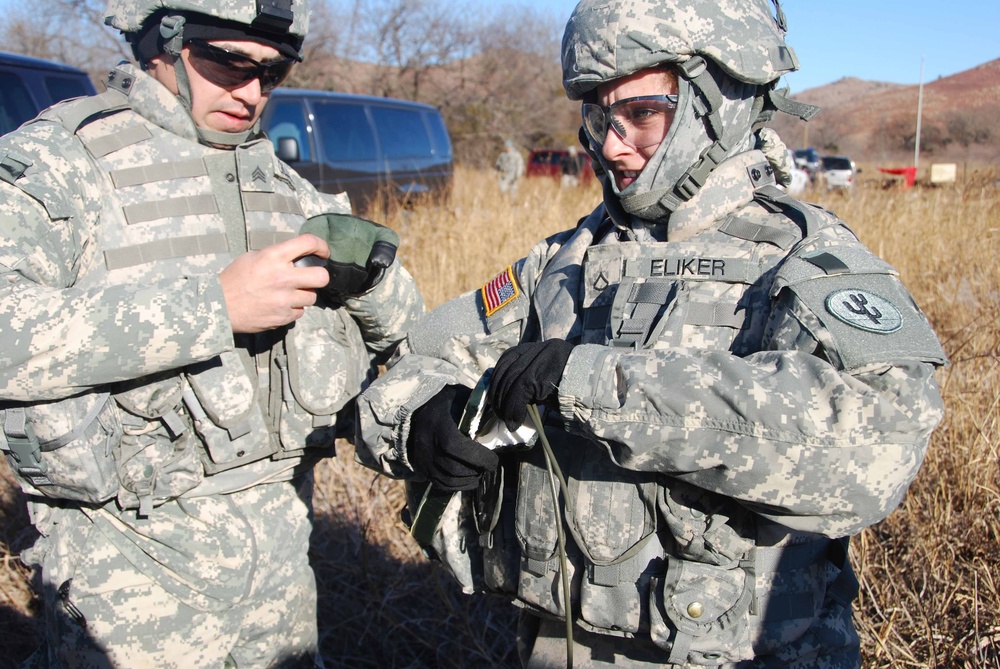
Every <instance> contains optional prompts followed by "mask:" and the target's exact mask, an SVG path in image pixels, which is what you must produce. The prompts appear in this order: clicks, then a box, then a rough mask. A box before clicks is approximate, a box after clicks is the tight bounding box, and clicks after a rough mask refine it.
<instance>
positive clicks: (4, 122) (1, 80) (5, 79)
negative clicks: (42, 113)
mask: <svg viewBox="0 0 1000 669" xmlns="http://www.w3.org/2000/svg"><path fill="white" fill-rule="evenodd" d="M37 113H38V110H37V109H36V108H35V103H34V101H33V100H32V99H31V95H30V94H29V93H28V89H27V88H25V86H24V82H22V81H21V78H20V77H19V76H17V75H16V74H11V73H10V72H0V134H6V133H8V132H10V131H11V130H14V129H15V128H17V127H18V126H19V125H21V124H22V123H24V122H25V121H29V120H31V119H33V118H35V115H36V114H37Z"/></svg>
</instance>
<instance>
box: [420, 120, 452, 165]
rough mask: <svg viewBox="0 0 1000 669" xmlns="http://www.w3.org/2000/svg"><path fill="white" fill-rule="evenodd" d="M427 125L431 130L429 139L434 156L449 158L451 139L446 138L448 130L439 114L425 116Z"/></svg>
mask: <svg viewBox="0 0 1000 669" xmlns="http://www.w3.org/2000/svg"><path fill="white" fill-rule="evenodd" d="M426 118H427V125H428V126H429V127H430V129H431V139H432V140H433V141H434V155H435V156H441V157H442V158H450V157H451V139H449V138H448V129H447V128H446V127H445V125H444V119H443V118H441V116H440V115H439V114H431V113H427V114H426Z"/></svg>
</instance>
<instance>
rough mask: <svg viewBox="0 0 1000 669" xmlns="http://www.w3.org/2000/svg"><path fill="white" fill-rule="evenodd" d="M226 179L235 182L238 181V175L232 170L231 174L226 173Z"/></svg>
mask: <svg viewBox="0 0 1000 669" xmlns="http://www.w3.org/2000/svg"><path fill="white" fill-rule="evenodd" d="M226 181H228V182H229V183H233V182H234V181H236V175H235V174H233V173H232V172H230V173H229V174H227V175H226Z"/></svg>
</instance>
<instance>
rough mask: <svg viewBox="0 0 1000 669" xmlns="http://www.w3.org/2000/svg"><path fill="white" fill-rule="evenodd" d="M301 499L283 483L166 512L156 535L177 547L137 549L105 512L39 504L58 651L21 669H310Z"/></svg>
mask: <svg viewBox="0 0 1000 669" xmlns="http://www.w3.org/2000/svg"><path fill="white" fill-rule="evenodd" d="M303 492H304V491H303ZM299 494H300V491H298V490H296V488H295V486H293V485H292V484H291V483H288V482H285V483H276V484H271V485H262V486H255V487H253V488H251V489H249V490H246V491H243V492H238V493H234V494H232V495H224V496H212V497H198V498H195V499H190V500H185V501H184V502H183V503H182V504H178V505H167V506H165V507H160V509H158V513H156V514H154V515H152V516H151V517H150V518H149V521H148V528H149V531H150V533H151V534H153V535H156V536H168V535H171V536H174V537H175V540H174V542H173V544H172V545H160V546H155V547H152V546H143V547H142V549H140V548H138V547H137V546H135V545H132V544H131V541H130V540H129V539H126V538H124V537H125V536H126V535H124V534H122V533H121V532H120V531H119V529H116V526H118V525H120V522H121V521H120V520H119V519H117V518H115V517H114V515H113V514H110V513H108V510H107V509H92V510H88V511H87V517H85V518H81V517H80V515H79V514H80V511H79V510H77V509H59V508H55V507H44V509H42V508H41V507H39V506H37V505H36V507H35V509H36V511H44V513H46V514H47V515H46V516H44V517H39V516H37V515H36V522H37V523H38V525H39V528H40V529H42V530H44V531H46V533H47V534H48V535H49V536H50V537H51V539H50V540H49V541H48V542H46V543H45V544H43V546H36V548H35V554H34V555H33V556H32V559H33V560H35V561H37V563H38V564H41V565H42V567H43V573H44V574H46V579H45V585H44V587H43V592H42V593H41V594H42V598H43V601H44V604H45V628H46V633H47V635H48V636H49V638H50V639H52V638H55V639H60V641H61V643H60V644H58V645H53V644H50V645H48V646H47V647H45V646H43V648H42V650H41V651H40V652H39V653H36V654H35V655H34V656H32V658H31V659H30V660H29V661H28V662H27V663H26V664H25V665H24V666H25V669H45V668H46V667H65V668H80V669H92V668H94V667H107V666H114V667H123V668H124V667H157V668H163V669H190V668H191V667H219V668H222V667H224V666H233V663H235V666H237V667H266V666H280V667H288V668H289V669H291V668H293V667H295V668H298V667H302V668H306V667H312V666H314V665H313V660H312V655H313V654H314V653H315V649H316V646H317V638H316V607H315V582H314V577H313V573H312V570H311V569H310V568H309V566H308V555H307V552H306V551H305V550H303V546H304V545H307V544H308V540H309V533H310V530H311V523H310V522H309V518H308V513H309V510H308V506H307V505H306V503H305V502H303V500H302V499H300V497H299ZM55 525H60V526H61V528H60V529H59V530H58V531H53V529H49V528H53V527H54V526H55ZM194 542H198V543H197V544H195V543H194ZM192 545H197V546H198V549H199V559H198V560H197V561H192V560H190V559H188V560H187V562H188V565H187V566H186V568H183V569H182V570H181V571H177V572H171V573H170V577H169V579H164V578H162V577H153V576H152V575H153V574H157V573H158V572H159V571H162V570H163V566H162V565H160V564H158V563H157V561H159V560H163V559H164V558H163V555H164V554H165V553H167V552H169V551H172V550H178V549H183V550H190V547H191V546H192ZM151 548H152V550H151ZM147 550H148V551H150V552H149V553H146V552H144V551H147ZM164 561H166V560H164ZM171 562H172V563H173V564H174V565H177V564H182V562H181V561H178V560H172V561H171ZM195 563H198V564H195ZM123 611H127V612H128V615H123V614H122V612H123ZM84 622H85V623H86V625H84V624H83V623H84ZM274 660H276V661H277V664H276V665H272V664H270V663H271V662H272V661H274ZM227 661H228V663H227Z"/></svg>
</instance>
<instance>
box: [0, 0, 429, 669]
mask: <svg viewBox="0 0 1000 669" xmlns="http://www.w3.org/2000/svg"><path fill="white" fill-rule="evenodd" d="M106 14H107V24H108V25H110V26H111V27H113V28H116V29H118V30H120V31H121V32H122V33H123V34H124V36H125V39H126V40H127V41H128V42H129V44H130V45H131V47H132V49H133V52H134V54H135V56H136V59H137V60H138V62H139V67H136V66H133V65H130V64H128V63H123V64H121V65H119V66H117V67H115V68H114V69H113V70H112V71H111V73H110V74H109V75H108V80H107V84H108V86H107V91H106V92H105V93H102V94H100V95H97V96H95V97H89V98H80V99H76V100H73V101H68V102H66V103H63V104H59V105H56V106H54V107H52V108H51V109H49V110H47V111H45V112H43V113H42V114H41V115H40V116H39V117H38V118H37V119H35V120H34V121H32V122H29V123H27V124H26V125H25V126H23V127H22V128H21V129H19V130H17V131H15V132H13V133H11V134H9V135H6V136H5V137H3V138H2V139H0V168H2V169H0V271H2V276H3V281H2V282H0V285H2V286H3V288H2V289H0V314H2V317H0V318H2V321H0V333H2V334H0V340H2V344H3V345H2V346H0V414H2V418H0V422H2V426H3V435H2V439H0V447H2V449H3V450H4V451H5V454H6V456H7V459H8V461H9V463H10V465H11V468H12V470H13V472H14V474H15V476H16V477H17V479H18V480H19V481H20V483H21V485H22V488H23V489H24V491H25V492H26V493H27V495H28V504H29V510H30V513H31V518H32V521H33V523H34V525H35V527H36V528H37V529H38V531H39V532H40V534H41V536H40V538H39V539H38V540H37V541H36V543H35V545H34V546H33V548H32V549H31V550H30V551H28V552H27V553H26V554H24V556H23V557H24V559H25V560H26V562H28V563H29V564H33V565H36V566H39V567H40V568H41V583H42V588H43V591H42V593H41V594H42V599H43V603H44V611H45V612H44V644H43V646H42V647H41V648H40V649H39V650H38V652H36V653H35V655H33V656H32V657H31V658H29V660H28V661H27V663H26V664H25V666H28V667H51V668H56V667H88V668H94V667H122V668H125V667H127V668H129V669H136V668H139V667H156V668H158V669H163V668H170V667H175V668H178V669H190V668H191V667H218V668H220V669H221V668H222V667H239V668H240V669H250V668H252V667H259V668H263V667H276V666H280V667H283V668H285V669H289V668H291V667H312V666H322V662H321V660H320V659H319V656H318V649H317V624H316V601H315V600H316V586H315V579H314V575H313V572H312V569H311V568H310V565H309V559H308V555H307V551H308V546H309V534H310V529H311V502H310V492H311V468H312V466H313V465H314V464H315V463H316V462H317V460H318V459H319V458H321V457H323V456H327V455H330V454H331V453H332V449H333V444H334V439H335V437H336V436H337V435H338V434H339V433H340V432H343V431H344V426H343V423H344V419H345V415H346V417H347V418H350V417H352V414H351V409H350V403H351V402H352V401H353V399H354V398H355V396H356V395H357V393H358V392H359V391H360V390H361V388H362V387H363V385H364V384H365V383H366V381H367V380H368V378H369V374H370V371H371V369H372V367H373V364H374V363H376V362H378V361H381V360H383V359H384V358H385V357H387V356H388V355H389V354H390V353H391V352H392V350H393V349H394V347H395V345H396V343H397V342H398V341H399V340H400V339H401V338H402V336H403V333H404V331H405V330H406V329H407V328H408V327H410V326H411V325H412V324H413V323H414V322H415V321H416V320H417V318H418V316H419V315H420V314H421V313H422V311H423V306H422V300H421V298H420V295H419V294H418V292H417V290H416V287H415V285H414V282H413V280H412V279H411V277H410V276H409V274H408V273H407V272H406V271H405V270H404V269H403V268H402V267H401V266H400V265H399V264H398V262H395V261H394V257H395V250H396V245H397V244H398V238H396V237H395V233H392V232H391V231H389V230H387V229H386V228H382V227H381V226H378V225H376V224H374V223H370V222H368V221H363V220H362V219H357V218H354V217H352V216H350V215H349V211H348V207H347V205H346V198H342V197H332V196H326V195H322V194H320V193H319V192H317V191H316V189H315V188H313V187H312V186H311V185H310V184H309V183H308V182H306V181H305V180H304V179H302V178H301V177H299V176H298V175H297V174H296V173H295V172H294V171H292V170H291V169H290V168H289V167H288V166H287V165H285V164H283V163H281V162H280V161H279V160H278V159H277V158H276V157H275V154H274V150H273V148H272V145H271V142H270V141H269V140H268V139H267V138H266V137H264V136H263V135H262V134H261V132H260V126H259V121H260V117H261V113H262V111H263V110H264V107H265V105H266V104H267V101H268V96H269V95H270V93H271V91H272V90H273V89H274V88H275V87H276V86H278V85H280V84H281V83H282V81H284V80H285V78H286V77H287V76H288V74H289V72H290V70H291V69H292V67H293V65H294V64H295V63H296V62H298V61H299V60H301V54H302V41H303V38H304V37H305V35H306V30H307V23H308V6H307V3H306V2H305V1H304V0H294V1H293V0H274V1H272V2H267V3H260V2H253V1H251V0H111V2H109V4H108V7H107V12H106ZM351 239H354V240H355V241H353V242H351V241H350V240H351ZM345 412H347V413H346V414H345Z"/></svg>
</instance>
